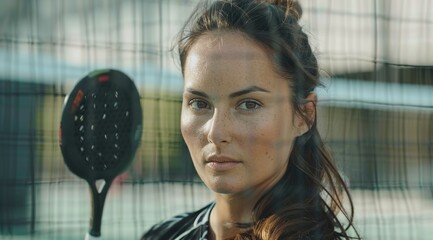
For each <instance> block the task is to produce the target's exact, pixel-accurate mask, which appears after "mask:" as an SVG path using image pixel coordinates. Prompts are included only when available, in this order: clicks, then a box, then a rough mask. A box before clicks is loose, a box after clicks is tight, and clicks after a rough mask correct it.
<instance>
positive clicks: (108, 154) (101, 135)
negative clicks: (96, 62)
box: [60, 69, 142, 182]
mask: <svg viewBox="0 0 433 240" xmlns="http://www.w3.org/2000/svg"><path fill="white" fill-rule="evenodd" d="M141 131H142V110H141V104H140V96H139V93H138V90H137V88H136V87H135V85H134V82H133V81H132V80H131V79H130V78H129V77H128V76H127V75H126V74H124V73H123V72H121V71H118V70H114V69H104V70H96V71H93V72H91V73H89V74H88V75H87V76H85V77H84V78H82V79H81V80H80V81H79V82H78V83H77V84H76V85H75V87H74V88H73V89H72V91H71V93H70V94H69V96H68V97H67V98H66V101H65V105H64V108H63V112H62V118H61V124H60V147H61V151H62V155H63V159H64V162H65V164H66V165H67V167H68V168H69V170H70V171H71V172H73V173H74V174H75V175H77V176H79V177H81V178H83V179H85V180H87V181H88V182H91V181H92V182H93V181H94V180H97V179H113V178H114V177H116V176H117V175H119V174H120V173H121V172H123V171H124V170H126V168H127V167H128V166H129V165H130V163H131V162H132V160H133V158H134V155H135V152H136V150H137V148H138V146H139V144H140V139H141Z"/></svg>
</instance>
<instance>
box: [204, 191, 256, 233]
mask: <svg viewBox="0 0 433 240" xmlns="http://www.w3.org/2000/svg"><path fill="white" fill-rule="evenodd" d="M215 200H216V205H215V207H214V209H213V210H212V212H211V216H210V230H211V231H210V232H211V237H212V239H215V240H220V239H226V238H229V237H233V236H234V235H236V234H237V233H240V232H243V231H245V230H246V229H247V228H248V227H249V226H250V225H251V223H252V220H253V219H252V211H253V208H254V205H255V204H256V198H252V197H251V196H249V197H239V196H236V197H235V196H231V195H223V194H217V196H216V197H215Z"/></svg>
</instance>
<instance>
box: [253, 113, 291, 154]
mask: <svg viewBox="0 0 433 240" xmlns="http://www.w3.org/2000/svg"><path fill="white" fill-rule="evenodd" d="M245 132H246V133H247V135H246V136H245V139H246V140H247V141H246V143H247V144H248V145H249V149H251V150H252V154H254V155H256V156H258V155H260V156H262V157H264V158H266V159H269V160H272V159H287V158H288V155H289V154H290V151H291V146H292V143H293V140H294V137H293V136H292V135H293V134H292V132H293V131H292V128H291V122H290V119H289V118H282V117H281V114H274V115H273V117H267V118H266V119H263V120H262V121H259V122H257V124H255V126H254V127H253V128H251V129H249V131H245Z"/></svg>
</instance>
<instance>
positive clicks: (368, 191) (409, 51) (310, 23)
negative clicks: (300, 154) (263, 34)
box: [0, 0, 433, 239]
mask: <svg viewBox="0 0 433 240" xmlns="http://www.w3.org/2000/svg"><path fill="white" fill-rule="evenodd" d="M196 2H197V1H191V0H189V1H176V0H164V1H160V0H148V1H138V0H125V1H115V0H108V1H84V0H80V1H66V0H57V1H55V0H42V1H25V0H18V1H2V2H1V3H0V154H1V160H0V239H3V238H8V239H9V238H13V239H29V238H31V239H77V238H81V237H83V236H84V233H85V232H86V230H87V227H88V224H87V223H88V221H89V220H88V219H89V216H90V215H89V214H90V201H89V193H88V190H87V189H88V187H87V184H86V183H85V182H84V181H82V180H81V179H79V178H77V177H76V176H74V175H72V173H70V172H69V170H68V169H67V168H66V166H65V164H64V162H63V159H62V156H61V152H60V148H59V138H58V129H59V123H60V117H61V112H62V107H63V103H64V98H65V96H66V94H68V92H69V91H70V90H71V89H72V87H73V85H74V84H75V83H76V82H77V81H78V80H79V79H81V78H82V77H83V76H84V75H86V74H87V73H89V72H91V71H93V70H95V69H98V68H107V67H109V68H116V69H119V70H122V71H124V72H125V73H127V74H128V75H129V76H130V77H131V78H132V79H133V80H134V82H135V84H136V86H137V88H138V89H139V92H140V95H141V104H142V107H143V115H144V122H143V132H142V143H141V146H140V148H139V149H138V151H137V154H136V157H135V160H134V162H133V164H132V165H131V167H130V168H129V169H128V170H127V172H126V173H124V174H122V175H121V176H119V177H118V178H117V179H116V180H115V182H114V183H113V186H112V187H111V189H110V191H109V194H108V197H107V200H106V206H105V209H104V216H103V224H102V234H103V235H104V237H105V238H106V239H132V238H135V239H138V238H139V237H140V236H141V234H142V233H143V232H144V231H145V230H146V229H147V228H149V227H150V226H151V225H153V224H155V223H157V222H158V221H160V220H162V219H164V218H167V217H170V216H172V215H173V214H177V213H181V212H184V211H190V210H194V209H198V208H199V207H201V206H204V204H206V203H208V202H209V201H211V199H212V196H211V193H210V192H209V191H208V190H207V189H206V188H205V187H204V186H203V185H202V184H201V183H200V180H199V179H198V178H197V176H196V174H195V171H194V169H193V167H192V164H191V160H190V157H189V153H188V150H187V148H186V146H185V144H184V143H183V140H182V137H181V135H180V131H179V117H180V103H181V97H180V96H181V92H182V78H181V75H180V71H179V67H178V66H177V64H176V62H175V61H173V58H172V54H171V52H170V48H171V45H172V40H173V37H174V36H175V34H176V33H177V31H178V30H179V29H180V27H181V25H182V23H183V22H184V21H185V20H186V18H187V16H188V14H189V13H190V12H191V11H192V9H193V7H194V5H195V3H196ZM300 2H301V4H302V6H303V10H304V13H303V16H302V19H301V24H302V25H303V26H304V29H305V30H306V31H307V33H308V35H309V37H310V39H311V42H312V45H313V47H314V49H316V51H317V57H318V59H319V63H320V66H321V69H322V70H323V74H322V75H323V82H324V85H325V87H324V88H321V89H318V90H317V93H318V96H319V105H318V107H319V108H318V119H319V122H318V124H319V128H320V131H321V133H322V135H323V137H324V138H325V141H326V143H327V144H328V145H329V147H330V148H331V149H332V152H333V155H334V157H335V159H336V161H337V164H338V166H339V167H340V169H341V172H342V174H343V175H344V176H345V178H346V179H347V181H348V183H349V185H350V188H351V191H352V194H353V198H354V204H355V226H357V228H358V230H359V232H360V234H361V236H363V237H364V238H366V239H428V238H429V237H430V236H431V235H432V234H433V230H432V228H431V226H433V162H432V161H433V160H432V159H433V140H432V137H431V136H433V126H432V122H433V67H432V66H433V61H432V58H431V56H433V42H432V41H431V39H432V37H433V15H432V14H431V10H432V9H433V3H432V2H431V1H428V0H416V1H403V0H396V1H386V0H368V1H366V0H356V1H344V0H324V1H314V0H301V1H300Z"/></svg>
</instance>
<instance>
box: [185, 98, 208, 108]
mask: <svg viewBox="0 0 433 240" xmlns="http://www.w3.org/2000/svg"><path fill="white" fill-rule="evenodd" d="M188 105H189V107H190V108H192V109H194V110H204V109H210V106H209V104H208V103H207V102H206V101H204V100H200V99H192V100H191V101H189V102H188Z"/></svg>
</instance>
